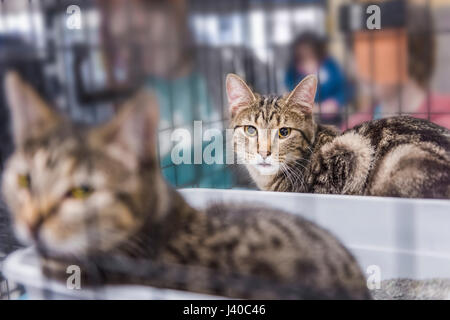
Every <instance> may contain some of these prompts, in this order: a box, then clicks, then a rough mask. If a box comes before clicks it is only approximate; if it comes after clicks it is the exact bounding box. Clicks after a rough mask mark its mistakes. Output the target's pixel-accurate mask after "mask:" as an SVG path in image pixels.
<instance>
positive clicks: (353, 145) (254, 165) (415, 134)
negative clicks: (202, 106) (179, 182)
mask: <svg viewBox="0 0 450 320" xmlns="http://www.w3.org/2000/svg"><path fill="white" fill-rule="evenodd" d="M316 86H317V80H316V78H315V77H314V76H310V77H307V78H306V79H305V80H304V81H303V82H302V83H300V84H299V85H298V86H297V88H295V89H294V91H293V92H291V93H290V94H289V95H288V96H284V97H274V96H268V97H267V96H260V95H258V94H255V93H253V92H251V90H250V89H249V88H248V86H247V85H246V84H245V83H244V81H243V80H241V79H240V78H238V77H237V76H235V75H230V76H229V77H228V78H227V92H228V96H229V103H230V109H231V115H232V117H231V118H232V119H231V124H230V125H231V128H233V129H235V133H234V143H235V145H236V146H235V150H237V156H238V158H241V159H243V161H244V162H245V163H246V166H247V169H248V171H249V173H250V175H251V177H252V178H253V180H254V181H255V182H256V184H257V186H258V187H259V188H260V189H263V190H271V191H291V192H315V193H332V194H350V195H374V196H395V197H414V198H446V199H448V198H450V131H449V130H448V129H446V128H443V127H440V126H438V125H436V124H433V123H431V122H429V121H426V120H421V119H416V118H412V117H407V116H398V117H392V118H387V119H380V120H374V121H370V122H366V123H363V124H361V125H359V126H357V127H355V128H353V129H350V130H347V131H346V132H344V133H342V134H340V133H339V132H338V131H337V130H336V129H333V128H331V127H328V126H323V125H320V124H317V123H315V121H314V118H313V113H312V108H313V104H314V96H315V91H316ZM246 126H252V127H254V128H256V130H257V131H258V134H257V135H254V136H249V135H248V134H246V132H245V131H244V130H242V128H245V127H246ZM280 128H292V131H291V134H290V136H289V137H287V138H285V139H281V138H277V136H276V134H272V135H270V138H269V135H268V134H266V133H265V132H264V133H260V131H275V132H276V131H277V130H279V129H280ZM267 155H269V156H267ZM255 158H256V160H255ZM261 159H262V160H261ZM263 160H264V161H263Z"/></svg>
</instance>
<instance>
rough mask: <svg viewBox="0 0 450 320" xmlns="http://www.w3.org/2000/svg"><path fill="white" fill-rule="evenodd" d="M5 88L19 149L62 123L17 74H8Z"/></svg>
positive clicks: (13, 130)
mask: <svg viewBox="0 0 450 320" xmlns="http://www.w3.org/2000/svg"><path fill="white" fill-rule="evenodd" d="M4 87H5V93H6V97H7V102H8V108H9V110H10V114H11V122H12V133H13V138H14V143H15V144H16V146H17V147H20V146H22V145H23V144H24V143H25V142H26V141H27V139H30V138H33V137H37V136H39V135H42V134H44V133H45V132H47V130H49V129H51V128H52V127H53V126H54V125H56V124H57V123H58V121H60V116H59V115H58V114H57V113H56V112H54V111H53V110H52V109H51V108H50V107H49V106H48V105H47V103H45V101H44V100H43V99H42V98H41V97H40V96H39V95H38V94H37V93H36V91H35V90H34V89H33V88H32V87H31V86H30V85H29V84H27V83H26V82H25V81H24V80H23V79H22V78H21V77H20V76H19V74H18V73H17V72H14V71H10V72H8V73H7V74H6V76H5V83H4Z"/></svg>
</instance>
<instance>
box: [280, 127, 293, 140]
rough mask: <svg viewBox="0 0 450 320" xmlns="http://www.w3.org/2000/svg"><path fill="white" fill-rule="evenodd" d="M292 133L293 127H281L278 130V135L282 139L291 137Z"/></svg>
mask: <svg viewBox="0 0 450 320" xmlns="http://www.w3.org/2000/svg"><path fill="white" fill-rule="evenodd" d="M290 134H291V128H280V129H279V130H278V136H279V137H280V138H281V139H284V138H287V137H289V135H290Z"/></svg>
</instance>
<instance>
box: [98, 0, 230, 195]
mask: <svg viewBox="0 0 450 320" xmlns="http://www.w3.org/2000/svg"><path fill="white" fill-rule="evenodd" d="M100 3H101V4H102V7H103V13H104V16H105V17H108V20H107V23H106V28H105V32H104V34H105V38H106V39H107V41H108V42H109V43H111V44H112V45H113V46H114V47H115V52H114V54H112V55H110V58H109V59H110V60H112V64H113V66H112V68H114V71H115V73H116V79H113V80H112V81H113V82H114V83H115V84H117V82H119V86H120V81H121V79H126V80H125V82H127V81H130V79H131V81H138V82H139V81H141V82H143V83H144V84H145V86H146V87H148V88H151V89H152V90H154V91H155V92H156V95H157V97H158V102H159V106H160V123H159V129H160V134H159V151H160V157H161V168H162V172H163V175H164V176H165V178H166V179H168V180H169V181H170V182H171V183H173V184H175V185H177V186H192V185H195V186H199V187H218V188H228V187H230V186H231V176H230V173H229V171H228V170H227V169H226V168H225V166H224V165H221V164H212V165H206V164H204V165H194V164H192V165H191V164H180V165H177V166H174V165H173V162H172V159H171V151H172V147H173V143H172V141H171V134H172V132H173V131H174V130H175V129H177V128H184V129H187V130H189V132H190V133H191V143H192V138H193V123H194V121H196V120H201V121H203V122H207V123H208V122H209V123H211V122H213V121H217V120H220V115H219V113H218V110H217V109H215V108H214V107H213V105H212V103H211V98H210V96H209V94H208V88H207V84H206V81H205V79H204V78H203V76H202V75H201V74H200V73H198V72H197V71H196V70H195V67H194V52H193V50H192V38H191V35H190V32H189V28H188V25H187V14H186V13H187V9H186V2H185V1H184V0H171V1H162V0H133V1H125V0H113V1H110V0H109V1H100ZM112 76H114V74H113V75H112ZM214 127H215V128H220V121H217V122H215V123H214ZM205 129H207V125H205V124H204V125H203V130H205ZM190 147H191V148H193V145H191V146H190ZM193 154H194V152H193V151H191V155H193Z"/></svg>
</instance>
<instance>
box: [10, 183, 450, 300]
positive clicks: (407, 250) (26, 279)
mask: <svg viewBox="0 0 450 320" xmlns="http://www.w3.org/2000/svg"><path fill="white" fill-rule="evenodd" d="M181 193H182V194H183V196H184V197H185V198H186V200H187V201H188V202H189V203H190V204H191V205H192V206H194V207H196V208H202V207H204V206H206V205H208V204H210V203H215V202H225V203H243V204H245V203H247V204H267V205H268V206H272V207H275V208H280V209H282V210H284V211H287V212H291V213H293V214H298V215H301V216H304V217H306V218H308V219H310V220H312V221H314V222H316V223H317V224H319V225H321V226H323V227H325V228H326V229H328V230H329V231H331V232H332V233H334V234H335V235H336V236H337V237H338V238H339V239H340V240H341V241H342V242H343V243H344V244H345V245H346V246H347V247H348V248H349V249H350V251H352V253H353V254H354V255H355V257H356V258H357V260H358V262H359V263H360V265H361V267H362V269H363V271H364V272H366V271H367V270H368V267H369V266H377V267H378V268H379V269H378V270H379V271H380V276H381V279H382V280H383V279H390V278H405V277H406V278H412V279H426V278H436V277H440V278H450V232H449V230H450V200H424V199H414V200H410V199H398V198H380V197H359V196H334V195H313V194H298V193H278V192H264V191H244V190H217V189H184V190H181ZM3 273H4V274H5V275H6V277H7V278H8V279H9V280H10V281H13V282H18V283H21V284H23V285H25V287H26V289H27V292H28V294H29V297H30V298H33V299H39V298H57V299H62V298H74V299H77V298H87V299H89V298H102V299H103V298H105V299H196V298H200V299H204V298H208V299H209V298H217V297H213V296H206V295H197V294H190V293H185V292H181V291H175V290H162V289H155V288H149V287H143V286H106V287H103V288H102V290H101V291H100V292H97V291H96V292H93V291H91V290H85V289H82V290H69V289H67V288H66V287H65V285H63V284H58V283H53V282H49V281H48V280H47V279H44V278H43V277H42V275H41V274H40V270H39V266H38V263H37V260H36V259H35V256H34V253H33V251H32V250H29V249H28V251H27V250H21V251H18V252H16V253H14V254H12V255H11V256H10V257H8V258H7V259H6V261H5V264H4V268H3ZM44 288H45V289H47V290H50V291H51V292H52V293H53V294H50V295H48V294H47V295H45V291H44V290H42V289H44Z"/></svg>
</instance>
